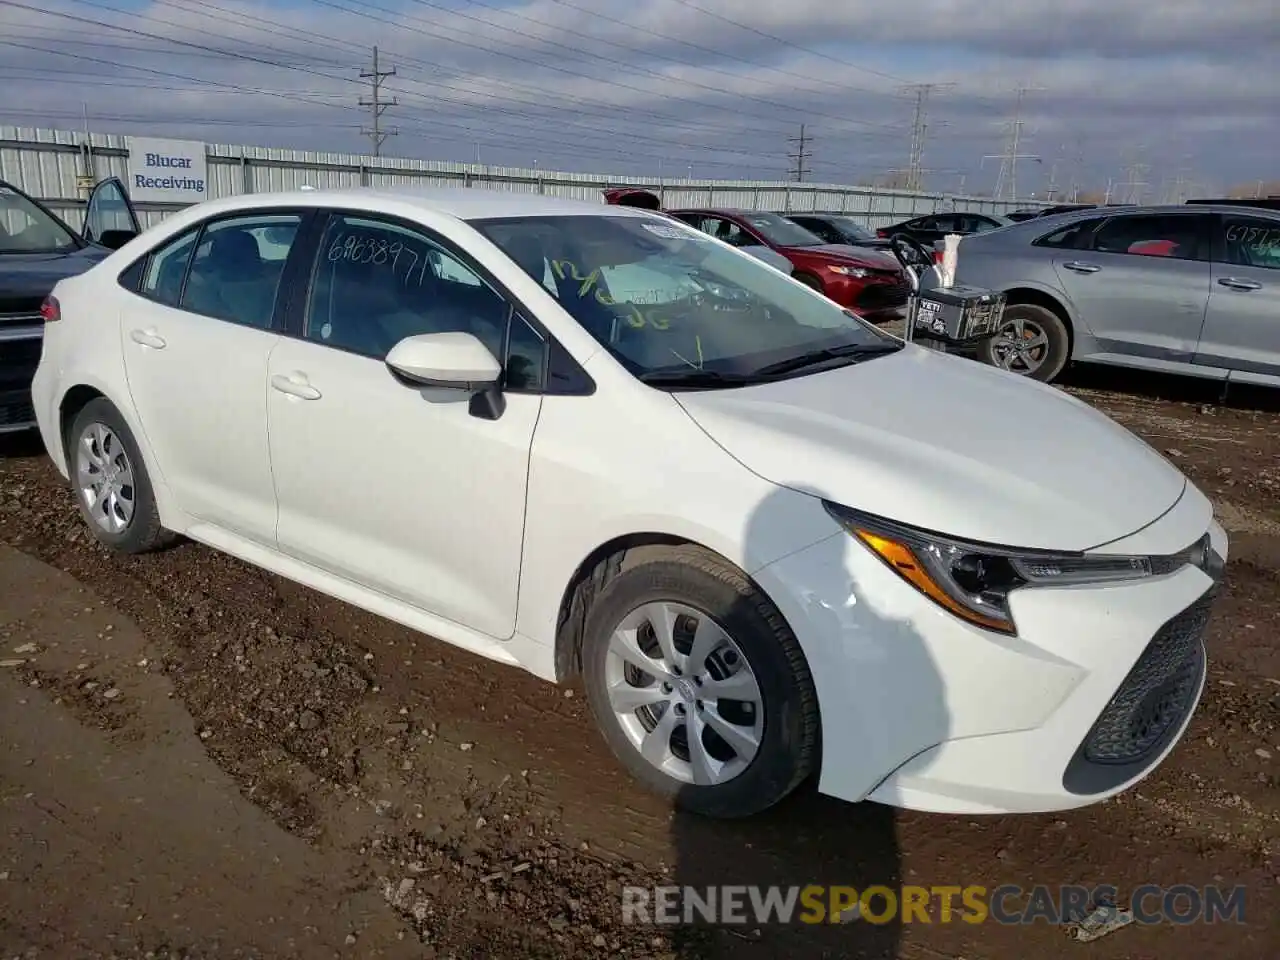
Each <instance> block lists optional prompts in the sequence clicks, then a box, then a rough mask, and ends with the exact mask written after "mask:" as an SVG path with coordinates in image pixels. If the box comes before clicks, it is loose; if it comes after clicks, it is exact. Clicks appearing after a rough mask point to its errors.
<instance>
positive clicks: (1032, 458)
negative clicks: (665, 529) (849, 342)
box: [674, 346, 1186, 550]
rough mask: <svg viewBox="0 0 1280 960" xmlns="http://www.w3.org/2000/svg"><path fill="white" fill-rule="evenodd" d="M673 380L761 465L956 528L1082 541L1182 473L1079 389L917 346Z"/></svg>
mask: <svg viewBox="0 0 1280 960" xmlns="http://www.w3.org/2000/svg"><path fill="white" fill-rule="evenodd" d="M674 396H675V397H676V399H677V400H678V401H679V402H680V404H681V405H682V406H683V407H684V409H685V410H686V411H688V413H689V415H690V416H691V417H693V419H694V420H695V421H697V423H698V424H699V425H700V426H701V427H702V428H703V429H704V430H705V431H706V432H707V433H708V434H709V435H710V436H711V437H712V438H713V439H714V440H715V441H716V442H718V443H719V444H720V445H721V446H722V447H724V448H725V450H727V451H728V452H729V453H730V455H732V456H733V457H735V458H736V459H738V460H739V461H740V462H741V463H742V464H743V465H744V466H746V467H747V468H748V469H749V470H751V471H752V472H754V473H756V474H758V475H759V476H761V477H763V478H765V479H766V480H769V481H771V482H773V483H776V484H779V485H782V486H786V487H792V488H794V489H797V490H802V491H805V492H807V493H812V494H815V495H818V496H821V497H824V498H826V499H829V500H833V501H835V502H837V503H840V504H843V505H845V506H848V507H852V508H855V509H858V510H862V511H864V512H867V513H871V514H875V515H877V516H880V517H884V518H886V519H890V520H897V521H898V522H900V523H906V524H911V525H913V526H916V527H920V528H923V529H925V530H932V531H934V532H938V533H944V534H949V535H951V536H955V537H959V538H964V539H969V540H976V541H982V542H986V543H992V544H1001V545H1005V546H1014V547H1033V548H1034V547H1039V548H1046V549H1051V550H1086V549H1089V548H1092V547H1096V546H1100V545H1102V544H1104V543H1108V542H1110V541H1112V540H1115V539H1118V538H1120V537H1124V536H1127V535H1129V534H1131V533H1134V532H1135V531H1137V530H1139V529H1141V528H1142V527H1144V526H1146V525H1147V524H1149V523H1151V522H1152V521H1154V520H1156V519H1157V518H1158V517H1160V516H1161V515H1162V514H1164V513H1165V512H1166V511H1167V510H1169V508H1170V507H1172V506H1173V505H1174V504H1175V503H1177V502H1178V499H1179V498H1180V497H1181V496H1182V493H1183V490H1184V489H1185V487H1186V479H1185V477H1183V475H1182V474H1181V473H1180V472H1179V471H1178V470H1176V469H1175V468H1174V467H1173V466H1172V465H1171V464H1170V463H1169V462H1168V461H1167V460H1165V459H1164V458H1163V457H1162V456H1160V455H1159V454H1158V453H1156V452H1155V451H1154V450H1153V449H1151V447H1149V446H1147V444H1146V443H1144V442H1143V441H1141V440H1139V439H1138V438H1137V437H1136V436H1134V435H1133V434H1132V433H1130V432H1129V431H1128V430H1126V429H1124V428H1123V427H1121V426H1120V425H1119V424H1117V423H1116V422H1115V421H1113V420H1111V419H1109V418H1108V417H1105V416H1103V415H1102V414H1100V413H1098V412H1097V411H1096V410H1094V409H1093V408H1092V407H1089V406H1088V405H1087V404H1085V403H1082V402H1081V401H1079V400H1076V399H1075V398H1073V397H1070V396H1068V395H1067V394H1065V393H1063V392H1061V391H1059V390H1057V389H1055V388H1053V387H1047V386H1044V385H1042V384H1039V383H1035V382H1032V381H1028V380H1024V379H1022V378H1020V377H1017V376H1015V375H1013V374H1009V373H1005V372H1003V371H1000V370H995V369H993V368H991V367H987V366H983V365H982V364H979V363H976V362H974V361H972V360H967V359H963V358H959V357H951V356H947V355H945V354H940V353H937V352H934V351H930V350H925V349H922V348H920V347H914V346H908V347H906V348H905V349H904V350H902V351H901V352H900V353H897V354H891V355H889V356H881V357H875V358H872V359H869V360H866V361H863V362H861V363H858V364H855V365H851V366H847V367H841V368H839V369H836V370H831V371H827V372H825V373H817V374H813V375H810V376H801V377H796V378H794V379H790V380H783V381H779V382H776V383H768V384H761V385H758V386H752V387H746V388H742V389H730V390H708V391H690V392H682V393H677V394H674Z"/></svg>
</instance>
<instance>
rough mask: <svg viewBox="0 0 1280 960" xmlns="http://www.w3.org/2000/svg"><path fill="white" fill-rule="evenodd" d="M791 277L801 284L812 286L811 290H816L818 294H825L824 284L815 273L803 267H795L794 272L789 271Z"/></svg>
mask: <svg viewBox="0 0 1280 960" xmlns="http://www.w3.org/2000/svg"><path fill="white" fill-rule="evenodd" d="M791 276H792V278H793V279H795V280H799V281H800V282H801V283H804V284H809V285H811V286H813V288H814V289H815V290H817V291H818V292H819V293H826V290H827V286H826V284H824V283H823V282H822V278H821V277H820V276H818V275H817V274H816V273H814V272H813V271H812V270H808V269H805V268H803V267H797V268H796V269H795V270H792V271H791Z"/></svg>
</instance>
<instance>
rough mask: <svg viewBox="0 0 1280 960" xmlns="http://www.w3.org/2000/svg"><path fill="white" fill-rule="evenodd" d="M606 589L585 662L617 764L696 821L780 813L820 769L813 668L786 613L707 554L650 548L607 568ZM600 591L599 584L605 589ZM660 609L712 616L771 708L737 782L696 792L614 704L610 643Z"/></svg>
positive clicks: (592, 620)
mask: <svg viewBox="0 0 1280 960" xmlns="http://www.w3.org/2000/svg"><path fill="white" fill-rule="evenodd" d="M601 571H602V572H603V576H604V582H603V584H602V585H601V586H600V588H599V592H598V593H597V594H596V595H595V598H594V601H593V602H592V604H591V607H590V609H589V610H588V611H587V617H586V625H585V632H584V639H583V651H582V663H583V675H584V680H585V685H586V690H587V698H588V702H589V703H590V704H591V710H592V713H593V714H594V715H595V718H596V722H597V723H598V724H599V727H600V730H601V732H602V734H603V736H604V738H605V741H606V742H607V743H608V744H609V747H610V749H612V750H613V753H614V755H615V756H617V757H618V759H619V760H620V761H621V762H622V764H623V765H624V766H625V767H626V768H627V769H628V770H629V771H630V773H631V774H632V776H633V777H635V779H637V780H638V781H640V782H641V783H642V784H644V785H645V786H646V787H647V788H648V789H649V790H651V791H653V792H655V793H657V794H659V795H661V796H664V797H667V798H669V799H671V800H673V801H674V803H675V805H676V806H677V807H679V808H682V809H684V810H688V811H690V812H692V813H697V814H701V815H703V816H708V817H716V818H725V819H728V818H739V817H747V816H751V815H753V814H756V813H759V812H761V811H763V810H766V809H768V808H769V807H772V806H773V805H775V804H777V803H778V802H779V801H781V800H782V799H783V798H785V797H786V796H787V795H788V794H790V793H791V792H792V791H793V790H795V789H796V787H797V786H799V785H800V784H801V783H802V782H804V780H805V779H807V778H808V777H809V775H810V774H811V773H812V771H813V770H814V769H815V767H816V765H817V762H818V755H819V751H820V728H819V717H818V699H817V694H816V692H815V691H814V687H813V678H812V676H811V674H810V672H809V666H808V663H807V662H806V661H805V658H804V654H803V652H802V651H801V649H800V645H799V643H798V642H797V641H796V638H795V635H794V634H793V633H792V632H791V629H790V628H789V627H788V626H787V624H786V621H785V620H784V619H783V618H782V615H781V614H780V613H779V612H778V610H777V608H776V607H775V606H774V605H773V604H772V603H771V602H770V601H769V600H768V598H767V597H765V596H764V595H763V594H762V593H761V592H760V591H759V590H758V589H756V588H755V587H754V586H753V585H752V584H751V583H750V581H749V580H748V579H747V577H746V576H745V575H744V574H743V573H742V572H741V571H740V570H738V569H737V568H735V567H733V566H732V565H731V564H728V563H727V562H725V561H724V560H723V559H721V558H720V557H718V556H716V555H715V554H712V553H710V552H709V551H706V550H703V549H701V548H698V547H693V546H689V547H667V548H641V550H639V551H637V552H635V553H632V554H628V555H627V556H625V557H623V558H622V562H621V563H619V562H618V558H617V557H614V558H611V559H610V560H606V561H605V562H604V563H603V564H602V565H601ZM597 582H599V581H597ZM658 600H666V601H669V602H675V603H682V604H686V605H688V606H690V607H694V608H697V609H698V610H701V611H705V612H706V613H707V614H708V615H709V616H710V617H712V618H713V619H714V620H716V621H717V622H718V623H719V624H720V625H721V626H722V627H724V628H725V630H726V631H727V632H728V634H729V635H730V636H731V637H732V638H733V640H734V641H735V642H736V644H737V645H738V648H739V649H740V650H741V651H742V653H743V655H744V656H745V657H746V659H747V663H748V665H749V666H750V667H751V669H752V672H753V673H754V674H755V678H756V682H757V683H758V685H759V688H760V693H761V696H762V702H763V708H764V724H763V734H762V737H761V740H760V747H759V749H758V752H757V753H756V754H755V757H754V758H753V759H752V761H751V762H750V764H749V765H748V766H747V767H746V769H745V770H743V771H742V772H741V773H739V774H738V775H737V776H736V777H734V778H733V779H731V780H728V781H727V782H725V783H721V784H716V785H713V786H694V785H692V784H690V783H687V782H684V781H681V780H679V779H677V778H675V777H672V776H669V775H667V774H665V773H663V772H662V771H660V770H658V769H657V768H656V767H654V766H652V765H651V764H650V763H649V762H648V761H647V760H645V759H644V758H643V757H641V756H640V754H639V752H638V751H637V749H636V747H635V746H634V745H633V744H632V742H631V740H630V739H628V737H627V735H626V733H625V732H624V730H623V727H622V725H621V723H620V722H619V721H618V718H617V716H616V715H615V714H614V711H613V707H612V705H611V704H610V703H609V697H608V693H607V690H606V680H605V664H606V661H607V654H608V648H609V639H610V636H611V634H612V632H613V630H614V628H615V626H616V625H617V624H618V623H620V622H621V621H622V620H623V618H624V617H625V616H627V614H629V613H630V612H631V611H633V610H635V609H636V608H638V607H640V606H642V605H643V604H646V603H651V602H654V601H658Z"/></svg>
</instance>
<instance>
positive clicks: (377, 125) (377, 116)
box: [360, 44, 400, 157]
mask: <svg viewBox="0 0 1280 960" xmlns="http://www.w3.org/2000/svg"><path fill="white" fill-rule="evenodd" d="M395 75H396V68H395V67H392V68H391V69H390V70H380V69H378V47H377V45H376V44H375V45H374V48H373V69H372V70H362V71H360V79H361V80H368V81H369V86H370V88H371V89H372V91H373V94H372V96H370V97H369V99H368V100H366V99H364V98H363V97H361V98H360V106H362V107H368V108H369V109H370V110H371V111H372V115H373V126H372V127H371V128H369V129H368V130H361V131H360V132H361V133H362V134H364V136H366V137H368V138H369V139H370V141H372V143H373V155H374V156H375V157H380V156H382V144H383V142H384V141H385V140H386V139H387V137H394V136H396V135H397V134H398V133H399V132H400V131H399V130H396V129H391V130H383V129H382V115H383V114H384V113H385V112H386V110H387V108H388V107H397V106H399V105H400V101H399V100H398V99H396V98H395V97H392V98H391V99H390V100H383V99H382V97H381V93H382V81H383V80H385V79H386V78H387V77H394V76H395Z"/></svg>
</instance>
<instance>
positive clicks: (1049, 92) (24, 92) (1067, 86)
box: [0, 0, 1280, 200]
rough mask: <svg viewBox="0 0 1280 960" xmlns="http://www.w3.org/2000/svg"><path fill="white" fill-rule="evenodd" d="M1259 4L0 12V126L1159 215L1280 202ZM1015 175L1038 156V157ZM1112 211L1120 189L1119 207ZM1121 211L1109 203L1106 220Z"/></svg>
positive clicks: (1274, 74)
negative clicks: (1250, 201)
mask: <svg viewBox="0 0 1280 960" xmlns="http://www.w3.org/2000/svg"><path fill="white" fill-rule="evenodd" d="M1276 4H1277V0H1157V2H1148V0H1006V2H993V0H915V2H913V3H906V4H903V3H894V2H891V0H786V2H773V3H764V2H756V0H529V2H518V0H517V2H512V0H243V2H242V0H205V2H200V0H14V2H11V0H0V90H3V91H4V93H3V96H0V125H3V124H11V125H18V126H28V127H30V126H39V127H59V128H65V129H81V128H82V127H83V122H84V121H83V115H84V113H85V112H86V111H87V113H88V117H89V124H90V126H91V127H92V128H93V129H95V130H98V131H104V132H118V133H135V134H139V135H151V136H172V137H179V138H191V139H199V140H207V141H213V142H219V143H231V144H236V143H250V144H264V145H271V146H292V147H299V148H307V149H325V150H333V151H339V152H368V151H369V140H368V138H367V137H364V136H362V133H361V128H362V126H367V125H368V123H369V112H370V111H369V110H368V108H363V109H362V108H361V107H360V106H359V105H358V103H359V100H360V98H361V97H362V96H365V97H367V96H368V95H369V92H370V91H369V89H368V81H367V80H364V81H362V80H361V79H360V78H359V74H360V72H361V70H366V71H367V70H369V69H370V68H371V60H372V49H373V46H374V45H375V44H376V45H377V46H378V47H379V50H380V56H381V58H382V65H383V67H384V68H390V67H394V68H395V71H396V74H395V76H393V77H388V78H386V80H385V81H384V96H387V97H395V98H396V99H397V100H398V105H397V106H394V107H391V108H389V109H387V111H386V112H385V114H384V117H383V122H384V123H385V124H386V125H388V126H390V127H392V128H394V129H397V130H398V131H399V132H398V134H397V135H396V136H394V137H391V138H389V139H388V140H387V142H386V143H385V145H384V147H383V152H384V153H385V154H395V155H402V156H414V157H424V158H432V159H453V160H463V161H470V162H474V161H476V160H477V158H478V159H479V161H480V162H482V163H486V164H497V165H509V166H523V167H530V166H535V165H536V166H538V167H540V168H542V169H561V170H574V171H583V172H586V171H601V172H613V173H634V174H642V175H648V176H655V177H656V176H659V175H661V176H663V177H666V178H676V177H688V176H693V177H695V178H705V177H742V178H750V179H783V178H786V177H787V175H788V170H789V168H790V167H791V166H793V161H791V160H790V159H789V158H788V154H789V153H793V152H794V151H795V150H796V144H795V143H794V142H790V138H795V137H797V136H798V135H799V132H800V125H801V124H802V123H803V124H804V125H805V132H806V136H807V137H810V138H812V143H811V145H810V146H809V148H808V149H809V150H811V157H810V158H809V159H808V161H807V163H806V166H807V170H808V175H807V176H806V179H808V180H812V181H823V182H835V183H848V182H859V181H866V180H870V179H871V178H875V177H879V176H883V175H884V174H886V173H887V172H889V171H892V170H895V169H900V168H904V167H906V165H907V163H908V155H909V150H910V142H911V128H912V119H913V109H914V102H915V101H914V95H913V94H912V93H911V92H910V90H909V89H908V88H909V86H910V85H914V84H938V85H939V86H938V87H937V88H936V89H935V90H934V91H933V92H932V93H931V95H930V98H929V104H928V106H929V109H928V113H927V124H928V129H927V135H926V140H925V153H924V158H923V165H924V167H925V169H926V170H927V171H928V173H927V175H926V185H927V186H928V187H930V188H932V189H937V190H947V191H955V190H958V189H961V188H964V189H966V190H967V191H972V190H987V191H989V190H991V189H992V188H993V187H994V185H995V181H996V176H997V171H998V169H999V167H1000V161H999V160H998V159H990V158H991V157H995V156H997V155H999V154H1001V153H1003V152H1004V151H1005V149H1006V141H1007V137H1008V131H1009V127H1010V121H1012V119H1013V118H1014V116H1015V103H1016V101H1017V96H1016V94H1015V91H1016V90H1017V89H1018V88H1019V87H1023V88H1027V92H1026V93H1025V94H1024V97H1023V107H1022V110H1021V114H1020V116H1021V119H1022V120H1023V121H1024V122H1023V126H1022V136H1021V144H1020V147H1019V153H1020V154H1025V155H1027V156H1028V159H1025V160H1022V161H1020V163H1019V164H1018V173H1017V176H1018V186H1019V193H1021V194H1023V195H1027V194H1029V193H1030V192H1032V191H1043V190H1045V189H1046V188H1047V187H1048V186H1049V185H1050V184H1051V183H1056V185H1057V187H1058V188H1059V189H1060V190H1062V189H1065V188H1068V187H1069V186H1070V185H1071V184H1072V183H1073V182H1076V183H1080V184H1082V185H1085V186H1087V187H1089V188H1099V189H1104V188H1105V187H1106V186H1107V183H1108V181H1116V182H1117V183H1123V182H1125V181H1126V180H1133V181H1142V182H1145V183H1146V184H1147V186H1145V187H1142V188H1140V189H1141V195H1140V199H1146V200H1158V199H1161V198H1162V195H1165V196H1167V195H1168V194H1169V191H1170V190H1171V189H1173V187H1174V186H1175V185H1176V184H1177V183H1179V182H1185V183H1187V184H1188V185H1190V189H1191V190H1192V191H1193V192H1194V191H1195V190H1196V189H1197V188H1198V189H1199V190H1200V191H1202V192H1204V191H1214V192H1216V191H1218V190H1223V189H1225V188H1227V187H1229V186H1235V185H1239V184H1243V183H1252V182H1254V181H1257V180H1259V179H1265V180H1275V179H1277V178H1280V162H1277V160H1276V156H1277V148H1280V134H1278V133H1277V124H1276V120H1277V117H1278V116H1280V84H1277V82H1276V81H1277V78H1278V77H1280V66H1277V64H1280V16H1278V15H1277V6H1276ZM1036 158H1038V159H1036ZM1118 190H1119V192H1120V193H1124V192H1132V191H1131V190H1130V189H1129V188H1124V187H1121V188H1118ZM1118 199H1127V197H1124V196H1120V197H1118Z"/></svg>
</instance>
